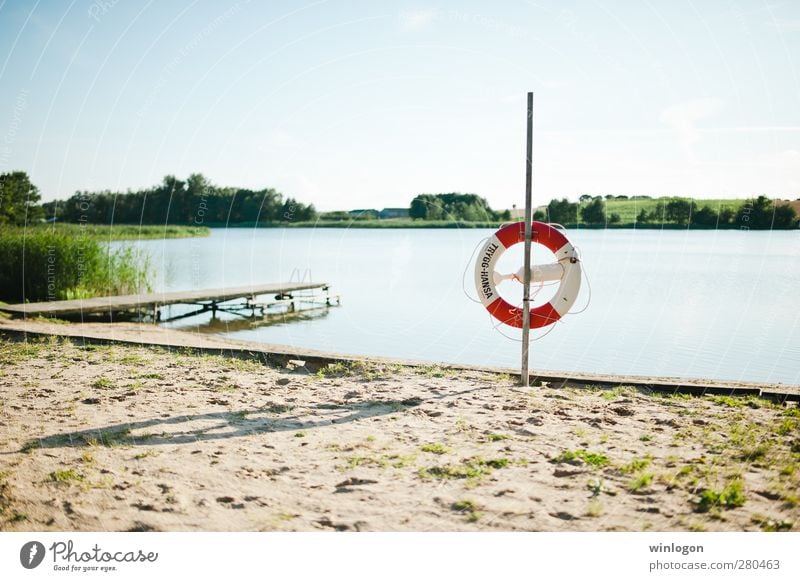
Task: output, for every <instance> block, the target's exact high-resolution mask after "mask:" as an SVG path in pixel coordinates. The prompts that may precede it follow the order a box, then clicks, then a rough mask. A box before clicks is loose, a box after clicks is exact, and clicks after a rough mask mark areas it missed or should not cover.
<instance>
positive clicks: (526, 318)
mask: <svg viewBox="0 0 800 581" xmlns="http://www.w3.org/2000/svg"><path fill="white" fill-rule="evenodd" d="M532 181H533V93H528V154H527V156H526V159H525V255H524V258H523V267H524V276H523V278H522V366H521V367H522V369H521V370H520V384H521V385H522V386H523V387H528V385H529V381H530V378H529V373H528V360H529V346H530V332H531V235H532V233H531V222H532V221H533V215H532V214H533V210H532V208H531V202H532V195H531V190H532Z"/></svg>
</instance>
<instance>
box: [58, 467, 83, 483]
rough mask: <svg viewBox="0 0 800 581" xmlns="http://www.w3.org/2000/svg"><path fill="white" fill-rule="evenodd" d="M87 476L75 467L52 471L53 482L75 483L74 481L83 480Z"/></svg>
mask: <svg viewBox="0 0 800 581" xmlns="http://www.w3.org/2000/svg"><path fill="white" fill-rule="evenodd" d="M85 478H86V477H85V476H84V475H83V474H81V473H80V472H78V471H77V470H75V469H74V468H68V469H66V470H56V471H54V472H51V473H50V480H51V481H53V482H66V483H74V482H83V480H84V479H85Z"/></svg>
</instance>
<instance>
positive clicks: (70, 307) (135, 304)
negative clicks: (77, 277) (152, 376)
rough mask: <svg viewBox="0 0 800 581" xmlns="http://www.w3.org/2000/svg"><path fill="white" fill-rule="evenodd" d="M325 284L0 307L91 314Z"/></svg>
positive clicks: (29, 313) (21, 312)
mask: <svg viewBox="0 0 800 581" xmlns="http://www.w3.org/2000/svg"><path fill="white" fill-rule="evenodd" d="M327 286H328V285H327V284H326V283H323V282H319V283H288V282H287V283H271V284H261V285H248V286H239V287H228V288H219V289H206V290H198V291H175V292H164V293H146V294H137V295H119V296H110V297H95V298H91V299H76V300H70V301H47V302H38V303H20V304H16V305H0V310H2V311H5V312H7V313H11V314H12V315H15V316H26V317H36V316H42V317H58V316H59V315H80V314H83V315H89V314H93V313H107V312H123V311H130V310H135V309H142V308H149V309H154V310H155V309H156V308H158V307H160V306H164V305H177V304H197V303H202V302H210V303H222V302H225V301H230V300H233V299H239V298H248V297H249V298H254V297H256V296H259V295H267V294H284V293H291V292H295V291H301V290H311V289H318V288H320V289H324V288H325V287H327Z"/></svg>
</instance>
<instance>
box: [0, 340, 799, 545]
mask: <svg viewBox="0 0 800 581" xmlns="http://www.w3.org/2000/svg"><path fill="white" fill-rule="evenodd" d="M0 365H1V366H2V367H1V368H0V529H2V530H18V531H33V530H36V531H73V530H76V531H99V530H104V531H105V530H109V531H129V530H147V531H150V530H154V531H228V530H230V531H234V530H236V531H317V530H323V531H434V530H435V531H473V530H498V531H612V530H613V531H640V530H659V531H665V530H732V531H742V530H790V529H792V528H795V529H796V527H797V526H798V525H796V524H795V523H797V522H798V516H800V508H798V492H797V491H798V489H799V488H800V486H798V484H799V483H800V469H798V464H800V438H799V437H798V414H797V408H796V407H793V406H789V407H786V406H779V405H774V404H771V403H769V402H765V401H762V400H756V399H742V398H726V397H716V398H712V397H700V398H691V397H663V396H657V395H654V394H648V393H641V392H638V391H636V390H634V389H630V388H620V389H614V390H600V389H575V388H554V387H548V386H546V385H545V386H537V387H532V388H529V389H522V388H519V387H517V386H516V385H515V384H514V383H513V382H512V380H511V378H510V377H508V376H503V375H498V374H493V373H482V372H479V371H470V370H461V371H455V370H448V369H443V368H440V367H437V366H433V365H432V366H428V367H416V368H413V367H403V366H400V365H396V364H392V363H385V364H381V363H376V362H372V363H367V364H355V365H354V364H335V365H333V366H331V367H328V368H326V369H323V370H322V371H319V372H316V371H315V370H309V369H307V368H305V367H304V366H302V365H295V364H292V365H289V366H287V367H282V368H270V367H267V366H265V365H263V364H262V363H260V362H257V361H242V360H239V359H235V358H229V357H223V356H208V355H205V356H204V355H202V354H200V353H198V352H196V351H191V352H188V353H187V352H185V351H184V350H183V349H181V348H169V349H167V348H155V347H136V346H126V345H100V346H97V345H83V344H82V343H81V341H79V340H77V339H64V338H58V337H52V338H45V339H44V340H39V339H31V340H30V341H28V342H17V341H13V340H11V339H10V338H9V337H5V338H0Z"/></svg>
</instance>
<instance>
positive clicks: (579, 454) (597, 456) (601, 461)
mask: <svg viewBox="0 0 800 581" xmlns="http://www.w3.org/2000/svg"><path fill="white" fill-rule="evenodd" d="M577 460H580V461H582V462H585V463H586V464H588V465H589V466H592V467H594V468H602V467H604V466H608V464H609V460H608V457H607V456H606V455H605V454H603V453H602V452H600V453H597V452H589V451H587V450H584V449H579V450H564V451H563V452H562V453H561V454H559V455H558V456H556V457H555V458H553V460H552V461H553V462H555V463H556V464H562V463H564V462H575V461H577Z"/></svg>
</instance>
